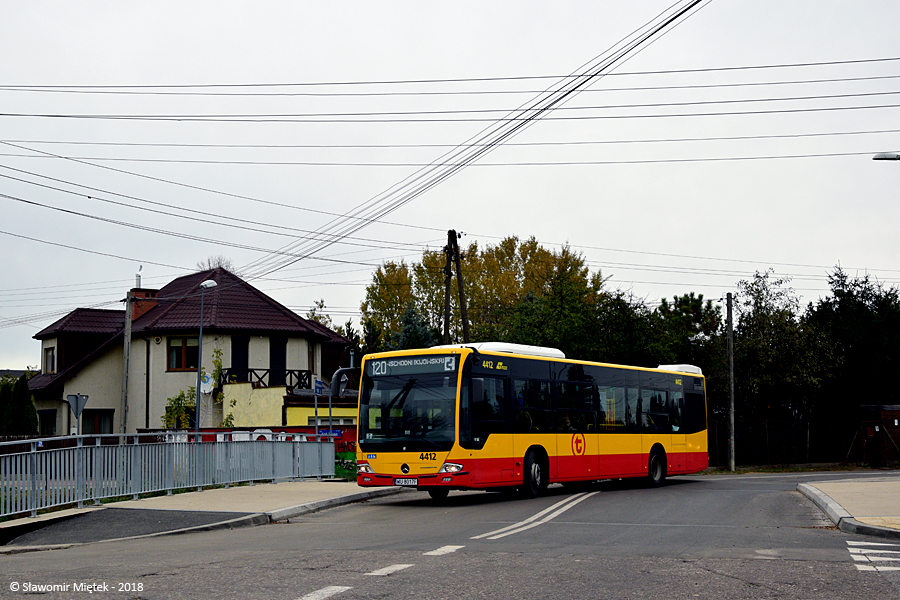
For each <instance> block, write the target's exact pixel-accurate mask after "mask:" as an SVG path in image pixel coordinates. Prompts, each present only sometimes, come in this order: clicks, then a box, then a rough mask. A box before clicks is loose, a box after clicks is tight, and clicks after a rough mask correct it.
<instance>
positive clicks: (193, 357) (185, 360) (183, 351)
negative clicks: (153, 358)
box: [166, 337, 199, 371]
mask: <svg viewBox="0 0 900 600" xmlns="http://www.w3.org/2000/svg"><path fill="white" fill-rule="evenodd" d="M166 343H167V344H168V350H169V363H168V369H169V371H196V370H197V358H198V356H199V354H198V352H199V340H198V338H195V337H193V338H191V337H170V338H168V340H167V342H166Z"/></svg>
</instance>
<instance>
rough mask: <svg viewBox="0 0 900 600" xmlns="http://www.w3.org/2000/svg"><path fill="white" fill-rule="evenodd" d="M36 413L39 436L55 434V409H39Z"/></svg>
mask: <svg viewBox="0 0 900 600" xmlns="http://www.w3.org/2000/svg"><path fill="white" fill-rule="evenodd" d="M37 413H38V423H39V424H40V433H41V436H42V437H50V436H51V435H56V409H55V408H52V409H47V410H39V411H37Z"/></svg>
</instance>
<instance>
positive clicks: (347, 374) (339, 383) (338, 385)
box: [331, 367, 360, 397]
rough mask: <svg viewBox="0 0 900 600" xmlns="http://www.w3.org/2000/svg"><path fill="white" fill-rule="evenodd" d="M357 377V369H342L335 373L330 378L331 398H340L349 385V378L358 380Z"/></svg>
mask: <svg viewBox="0 0 900 600" xmlns="http://www.w3.org/2000/svg"><path fill="white" fill-rule="evenodd" d="M359 376H360V368H359V367H344V368H341V369H338V370H337V371H335V372H334V375H332V376H331V396H332V397H336V396H341V395H342V394H343V393H344V391H345V390H346V389H347V386H348V385H349V384H350V378H351V377H355V378H356V379H357V380H359Z"/></svg>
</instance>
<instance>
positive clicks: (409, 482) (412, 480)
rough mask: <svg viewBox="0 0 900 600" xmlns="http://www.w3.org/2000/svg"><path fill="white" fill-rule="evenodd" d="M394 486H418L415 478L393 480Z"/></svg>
mask: <svg viewBox="0 0 900 600" xmlns="http://www.w3.org/2000/svg"><path fill="white" fill-rule="evenodd" d="M394 485H409V486H413V487H415V486H417V485H419V480H418V479H416V478H410V479H402V478H400V479H395V480H394Z"/></svg>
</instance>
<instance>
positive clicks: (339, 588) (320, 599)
mask: <svg viewBox="0 0 900 600" xmlns="http://www.w3.org/2000/svg"><path fill="white" fill-rule="evenodd" d="M349 589H352V588H351V587H349V586H346V585H329V586H328V587H324V588H322V589H321V590H316V591H315V592H311V593H309V594H307V595H305V596H303V597H301V598H299V599H298V600H325V598H331V597H332V596H334V595H335V594H340V593H341V592H346V591H347V590H349Z"/></svg>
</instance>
